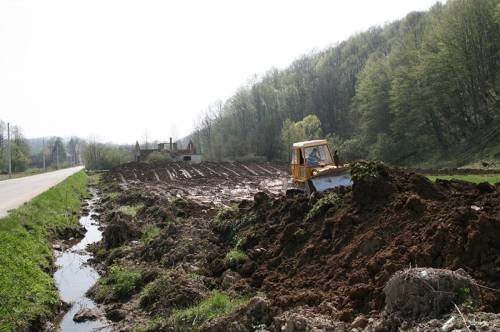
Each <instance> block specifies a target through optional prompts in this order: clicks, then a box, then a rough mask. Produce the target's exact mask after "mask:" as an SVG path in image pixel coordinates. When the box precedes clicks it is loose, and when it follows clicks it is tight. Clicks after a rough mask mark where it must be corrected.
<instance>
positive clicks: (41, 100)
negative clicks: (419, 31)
mask: <svg viewBox="0 0 500 332" xmlns="http://www.w3.org/2000/svg"><path fill="white" fill-rule="evenodd" d="M435 2H436V0H413V1H411V0H377V1H373V0H344V1H336V0H309V1H306V0H303V1H291V0H247V1H237V0H224V1H222V0H212V1H207V0H199V1H186V0H177V1H166V0H158V1H149V0H148V1H145V0H141V1H139V0H136V1H126V0H86V1H74V0H61V1H51V0H44V1H40V0H33V1H22V0H0V119H1V120H4V121H10V122H11V123H15V124H18V125H20V126H21V127H22V128H23V130H24V133H25V135H26V136H28V137H40V136H52V135H58V136H70V135H77V136H81V137H83V138H87V137H89V136H97V137H98V138H99V139H100V140H101V141H113V142H122V143H124V142H129V143H132V142H135V141H136V140H142V139H143V138H144V134H145V131H146V130H147V131H148V133H149V134H148V136H149V140H153V139H158V140H166V139H167V138H168V137H169V135H171V134H172V132H174V135H175V136H177V138H178V137H181V136H183V135H186V134H188V133H189V132H190V131H191V129H192V128H193V124H194V122H195V121H196V119H197V117H198V116H199V114H200V112H202V111H203V110H204V109H206V107H207V106H208V105H209V104H211V103H213V102H214V101H216V100H218V99H226V98H228V97H229V96H231V95H232V94H233V93H234V92H235V90H236V89H237V88H238V87H240V86H242V85H244V84H246V83H247V82H248V80H249V79H250V78H251V77H253V76H254V75H255V74H257V75H262V74H264V73H265V72H266V71H267V70H268V69H270V68H272V67H277V68H284V67H286V66H287V65H289V64H290V63H291V62H292V61H293V60H294V59H296V58H298V57H299V56H301V55H303V54H306V53H310V52H311V51H314V50H321V49H324V48H326V47H328V46H331V45H334V44H335V43H337V42H340V41H342V40H344V39H346V38H347V37H349V36H350V35H352V34H355V33H357V32H361V31H364V30H366V29H367V28H369V27H370V26H374V25H381V24H384V23H387V22H391V21H393V20H395V19H398V18H402V17H404V16H405V15H406V14H407V13H409V12H411V11H414V10H426V9H428V8H429V7H430V6H432V5H433V4H434V3H435Z"/></svg>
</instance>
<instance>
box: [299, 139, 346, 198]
mask: <svg viewBox="0 0 500 332" xmlns="http://www.w3.org/2000/svg"><path fill="white" fill-rule="evenodd" d="M290 164H291V165H290V167H291V173H292V180H293V182H294V183H296V184H298V185H300V186H302V187H304V188H306V191H308V192H313V191H318V192H322V191H324V190H327V189H331V188H335V187H337V186H349V185H351V184H352V180H351V176H350V174H349V170H350V167H349V165H343V166H339V165H338V157H337V155H336V154H335V155H334V156H332V153H331V151H330V148H329V147H328V142H327V141H326V140H324V139H323V140H313V141H305V142H297V143H294V144H293V146H292V156H291V161H290Z"/></svg>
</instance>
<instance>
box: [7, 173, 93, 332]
mask: <svg viewBox="0 0 500 332" xmlns="http://www.w3.org/2000/svg"><path fill="white" fill-rule="evenodd" d="M86 194H87V176H86V174H85V173H84V172H83V171H81V172H78V173H76V174H74V175H72V176H70V177H69V178H68V179H66V180H65V181H63V182H61V183H60V184H58V185H57V186H55V187H53V188H51V189H49V190H48V191H46V192H45V193H43V194H41V195H39V196H37V197H36V198H34V199H33V200H32V201H31V202H29V203H27V204H25V205H24V206H22V207H20V208H19V209H16V210H12V211H11V212H10V214H9V216H7V217H5V218H2V219H0V331H14V330H18V331H19V330H26V329H27V327H28V325H29V322H30V321H34V320H37V319H44V318H47V317H50V316H51V315H52V313H53V310H54V308H55V306H56V305H57V304H58V302H59V297H58V293H57V289H56V287H55V284H54V280H53V279H52V276H51V274H50V271H52V270H53V257H52V252H51V247H50V238H51V237H52V236H53V234H54V231H55V230H57V229H63V228H66V227H77V226H78V218H77V212H78V211H79V210H80V199H81V197H83V196H85V195H86Z"/></svg>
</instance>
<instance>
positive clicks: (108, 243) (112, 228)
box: [102, 212, 141, 249]
mask: <svg viewBox="0 0 500 332" xmlns="http://www.w3.org/2000/svg"><path fill="white" fill-rule="evenodd" d="M107 218H108V222H109V224H108V226H107V227H106V228H105V229H104V231H103V233H102V236H103V243H104V247H105V248H106V249H111V248H116V247H119V246H121V245H122V244H124V243H125V242H127V241H130V240H132V239H136V238H138V237H139V236H140V234H141V232H140V230H139V228H138V226H137V225H136V224H134V223H133V221H132V218H131V217H130V216H128V215H126V214H123V213H121V212H112V213H111V214H109V215H107Z"/></svg>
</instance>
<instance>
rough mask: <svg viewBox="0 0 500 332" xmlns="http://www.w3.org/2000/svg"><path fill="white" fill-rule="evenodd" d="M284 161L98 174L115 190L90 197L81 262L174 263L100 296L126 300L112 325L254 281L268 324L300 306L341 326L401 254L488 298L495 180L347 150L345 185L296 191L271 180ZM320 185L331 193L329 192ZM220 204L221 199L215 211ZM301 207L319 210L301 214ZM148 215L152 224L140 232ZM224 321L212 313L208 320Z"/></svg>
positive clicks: (498, 214)
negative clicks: (91, 220) (421, 171)
mask: <svg viewBox="0 0 500 332" xmlns="http://www.w3.org/2000/svg"><path fill="white" fill-rule="evenodd" d="M186 170H187V173H186ZM231 170H232V171H234V172H235V173H237V174H238V176H237V175H236V174H233V173H232V171H231ZM173 174H176V176H173ZM187 174H189V176H188V175H187ZM196 174H197V175H196ZM285 174H286V171H285V166H284V165H280V164H248V165H247V164H245V165H241V164H233V163H222V164H215V163H203V164H201V165H197V166H185V165H183V164H177V163H175V164H165V165H162V166H158V167H152V166H150V165H147V164H138V163H131V164H127V165H124V166H121V167H119V168H117V169H115V170H112V171H110V172H109V173H107V174H105V175H104V177H103V188H104V191H105V192H107V193H110V192H118V193H119V195H118V197H116V198H113V199H112V198H104V199H103V201H102V202H101V211H102V212H103V214H102V216H101V221H102V223H103V224H104V225H106V227H107V228H108V231H106V230H105V232H104V239H103V241H102V244H101V245H100V246H98V247H96V248H94V249H95V252H96V261H95V263H96V264H98V267H100V269H101V270H102V271H106V270H107V267H108V266H110V265H112V264H119V265H122V266H128V265H129V266H134V267H136V268H137V267H139V268H142V269H143V270H144V271H150V270H152V269H154V270H155V273H154V276H155V277H156V276H158V277H156V280H160V279H158V278H161V277H159V276H162V275H163V276H164V275H165V274H168V275H171V276H174V277H175V278H174V279H175V282H174V283H170V284H168V285H167V284H165V283H164V284H163V286H162V283H160V282H159V281H157V283H158V285H157V286H158V294H160V296H158V297H156V296H150V297H149V298H148V297H143V299H142V300H141V301H142V302H141V301H139V298H140V296H139V293H138V292H137V293H136V294H135V295H134V294H132V298H131V300H130V301H129V302H127V303H121V304H114V306H113V310H127V311H128V312H129V315H127V317H125V318H123V320H122V321H121V322H120V323H117V325H116V326H115V329H117V330H119V329H121V328H125V327H127V326H128V327H130V326H132V325H134V324H135V323H137V322H140V321H144V320H145V319H147V318H148V317H154V316H155V315H156V314H158V313H163V314H168V313H169V312H170V311H171V309H172V308H173V307H185V306H188V305H190V304H192V303H193V299H194V301H196V299H198V298H201V297H203V296H204V295H205V294H207V292H208V291H210V290H211V289H221V290H223V291H225V292H226V293H228V294H229V295H231V296H236V297H241V296H245V297H251V296H255V295H256V294H257V293H264V294H265V295H266V297H267V299H268V300H266V301H268V302H269V305H268V306H269V308H267V307H266V309H265V310H266V315H267V312H269V315H271V316H272V317H275V319H274V322H273V323H272V324H271V323H269V324H270V325H268V328H269V329H271V330H272V329H276V330H279V329H280V328H281V327H283V326H284V325H283V324H285V325H286V324H292V325H293V324H302V323H300V322H299V321H301V319H306V320H309V322H310V325H307V324H306V325H307V326H322V324H327V325H328V324H329V325H328V326H330V325H331V326H349V324H350V322H351V321H352V320H353V319H354V318H355V317H356V316H358V318H360V317H361V316H359V315H360V314H363V315H364V317H379V316H380V314H381V312H382V311H383V309H384V306H385V297H384V293H383V289H384V286H385V285H386V283H387V281H388V280H389V279H390V278H391V276H392V275H393V274H394V273H395V272H397V271H399V270H404V269H406V268H408V267H433V268H445V269H450V270H458V269H463V270H465V271H466V272H467V273H468V274H469V275H470V276H472V277H473V278H474V280H475V282H476V283H477V285H478V289H479V292H480V296H479V297H480V299H481V304H480V305H481V307H480V309H481V310H485V311H490V312H498V311H499V310H500V293H498V292H495V291H492V290H490V288H491V289H499V288H500V258H499V257H500V241H498V239H499V238H500V185H499V184H497V185H496V186H491V185H488V184H479V185H474V184H470V183H466V182H460V181H440V180H438V181H437V182H436V183H432V182H430V181H428V180H427V179H426V178H425V177H423V176H421V175H417V174H415V173H406V172H404V171H402V170H399V169H392V168H388V167H386V166H383V165H380V164H374V163H358V164H356V165H355V166H354V167H353V180H354V185H353V187H352V188H337V189H336V190H335V191H333V192H332V193H334V194H335V195H336V196H333V194H332V193H325V194H323V195H314V196H313V197H306V196H303V195H301V194H300V193H296V192H292V191H290V192H288V193H287V195H283V194H282V193H280V189H281V183H282V181H281V180H282V179H283V177H284V176H285ZM266 184H268V185H269V186H267V187H266ZM262 191H266V192H267V193H264V192H262ZM328 197H330V198H331V197H336V198H335V203H332V202H330V203H328V202H326V201H327V198H328ZM325 202H326V203H325ZM322 203H325V204H323V206H319V204H322ZM135 204H142V205H143V207H142V208H141V209H140V210H139V211H138V213H137V215H136V216H134V217H129V216H123V215H121V214H119V213H117V212H115V210H116V209H117V207H119V206H120V205H135ZM224 206H233V208H231V209H229V210H226V211H225V212H224V213H218V211H219V209H220V207H224ZM311 209H315V210H316V211H319V212H317V213H313V214H309V216H312V217H309V218H306V216H307V215H308V212H309V211H310V210H311ZM151 225H154V226H157V227H159V228H160V229H161V231H160V234H159V236H157V237H156V238H154V239H152V240H151V241H149V242H147V243H142V242H141V241H139V240H140V239H141V237H142V235H143V234H144V232H145V230H146V228H147V227H149V226H151ZM111 230H113V231H111ZM115 247H116V248H117V249H111V248H115ZM235 247H237V248H239V249H240V250H241V251H243V252H244V253H245V254H246V256H247V257H246V258H244V259H242V260H240V261H238V262H228V260H227V259H226V254H227V253H228V252H229V250H231V249H233V248H235ZM99 248H104V249H107V250H106V252H105V253H104V254H103V253H102V250H101V252H99ZM148 273H149V272H148ZM193 274H196V275H197V276H199V278H196V279H194V280H193V279H192V275H193ZM189 278H191V279H189ZM151 279H154V277H152V278H151ZM172 285H177V286H176V287H172ZM483 286H484V287H488V288H484V287H483ZM163 295H165V296H166V297H165V296H163ZM166 298H167V300H166ZM190 299H191V300H190ZM259 303H261V302H259ZM266 303H267V302H266ZM259 305H260V304H259ZM117 306H118V308H117ZM120 308H122V309H120ZM259 308H261V307H259ZM245 310H246V311H245ZM252 310H253V309H252ZM252 310H250V309H248V310H247V309H242V310H240V311H241V312H253V311H252ZM259 310H261V309H259ZM262 310H264V309H262ZM287 312H288V314H287ZM237 314H238V313H235V314H233V316H234V315H237ZM314 315H317V316H316V317H312V316H314ZM299 316H300V317H299ZM229 317H231V316H229ZM248 317H251V315H250V314H249V315H247V316H245V318H244V319H243V318H242V321H243V320H244V321H245V322H246V321H248V319H249V318H248ZM279 317H281V318H279ZM290 317H291V318H290ZM297 317H299V318H300V319H299V318H297ZM304 317H306V318H304ZM307 317H309V318H307ZM325 317H326V318H329V319H331V320H333V321H337V322H339V321H346V322H349V323H347V325H345V324H344V325H342V324H341V323H338V324H337V323H328V322H325V319H326V318H325ZM292 318H293V319H292ZM228 319H229V320H233V321H234V319H235V318H234V317H233V318H228ZM290 319H291V320H290ZM360 320H361V319H357V321H360ZM365 320H366V321H367V319H364V318H363V324H364V323H365V322H364V321H365ZM267 321H268V322H271V320H270V319H269V320H267ZM280 322H282V323H280ZM226 323H227V322H224V321H223V319H222V321H221V319H218V320H217V321H216V322H213V324H212V325H210V324H209V325H208V327H209V328H210V326H211V328H213V327H214V326H218V327H220V326H226V325H224V324H226ZM249 324H250V323H249ZM280 324H281V325H280ZM315 324H316V325H315ZM318 324H319V325H318ZM339 324H340V325H339ZM353 324H354V323H353ZM356 324H358V323H356ZM366 324H368V323H366ZM370 324H372V323H370ZM247 325H248V324H247ZM247 325H245V326H247ZM372 325H373V324H372ZM248 326H251V324H250V325H248ZM287 326H288V325H287ZM325 326H326V325H325ZM370 326H371V325H370ZM167 330H168V328H167ZM292 330H293V329H292ZM292 330H291V331H292Z"/></svg>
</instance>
